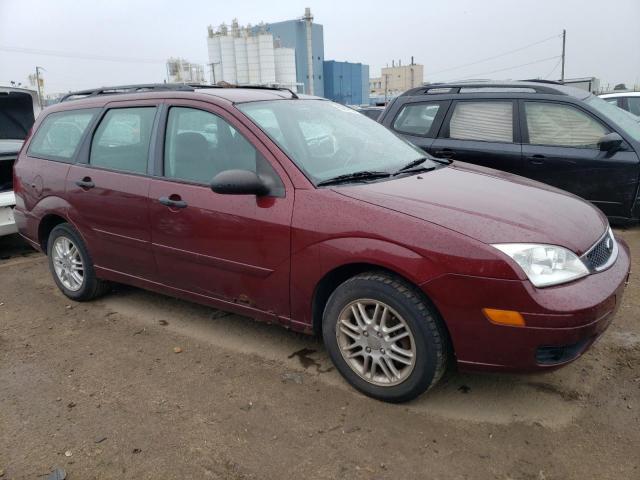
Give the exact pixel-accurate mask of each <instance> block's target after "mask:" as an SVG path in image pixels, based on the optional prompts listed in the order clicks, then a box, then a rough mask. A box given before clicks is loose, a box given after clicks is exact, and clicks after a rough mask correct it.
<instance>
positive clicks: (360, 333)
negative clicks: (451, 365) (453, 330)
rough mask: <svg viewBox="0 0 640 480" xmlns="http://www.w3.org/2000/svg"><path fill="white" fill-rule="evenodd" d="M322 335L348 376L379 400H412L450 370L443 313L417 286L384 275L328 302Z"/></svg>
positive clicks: (350, 283) (354, 281)
mask: <svg viewBox="0 0 640 480" xmlns="http://www.w3.org/2000/svg"><path fill="white" fill-rule="evenodd" d="M322 334H323V338H324V343H325V346H326V348H327V350H328V352H329V356H330V357H331V360H332V361H333V363H334V364H335V366H336V368H337V369H338V371H339V372H340V373H341V374H342V376H343V377H344V378H345V379H346V380H347V381H348V382H349V383H350V384H351V385H352V386H353V387H355V388H356V389H358V390H359V391H361V392H362V393H364V394H365V395H368V396H370V397H373V398H377V399H379V400H383V401H387V402H404V401H408V400H411V399H413V398H415V397H417V396H418V395H420V394H421V393H423V392H425V391H427V390H428V389H429V388H431V387H432V386H434V385H435V384H436V383H437V382H438V381H439V380H440V378H441V377H442V375H443V374H444V372H445V370H446V365H447V358H448V352H447V350H448V339H447V333H446V330H445V328H444V326H443V324H442V321H441V320H440V317H439V315H438V313H437V311H436V310H435V308H434V307H433V306H432V305H431V304H430V303H429V302H428V300H427V299H426V298H424V296H423V295H422V294H421V293H420V292H419V291H417V290H416V289H415V288H414V287H413V286H412V285H410V284H408V283H407V282H405V281H404V280H402V279H400V278H398V277H395V276H392V275H390V274H387V273H384V272H368V273H364V274H360V275H357V276H355V277H352V278H350V279H349V280H347V281H346V282H344V283H343V284H342V285H340V286H339V287H338V288H337V289H336V290H335V291H334V292H333V294H332V295H331V297H329V300H328V302H327V306H326V308H325V311H324V315H323V323H322Z"/></svg>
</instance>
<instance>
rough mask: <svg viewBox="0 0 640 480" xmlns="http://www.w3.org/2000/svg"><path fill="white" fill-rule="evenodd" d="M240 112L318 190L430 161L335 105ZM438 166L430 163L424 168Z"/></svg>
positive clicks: (258, 106)
mask: <svg viewBox="0 0 640 480" xmlns="http://www.w3.org/2000/svg"><path fill="white" fill-rule="evenodd" d="M237 107H238V108H239V109H240V110H241V111H242V112H244V113H245V114H246V115H247V116H248V117H249V118H251V120H253V121H254V122H255V123H256V124H257V125H258V126H259V127H260V128H261V129H262V130H263V131H264V132H265V133H266V134H267V135H269V137H270V138H271V139H272V140H273V141H274V142H276V143H277V144H278V146H280V148H282V150H283V151H284V152H285V153H286V154H287V155H288V156H289V157H290V158H291V159H292V160H293V161H294V162H295V163H296V164H297V165H298V167H300V169H301V170H302V171H303V172H304V173H305V174H306V175H307V177H308V178H309V179H310V180H311V181H313V182H314V183H315V184H318V183H320V182H323V181H326V180H329V179H333V178H335V177H337V176H341V175H350V174H353V173H358V172H388V173H394V172H397V171H398V170H399V169H401V168H402V167H404V166H406V165H407V164H409V163H411V162H412V161H415V160H417V159H419V158H423V157H425V156H427V155H426V154H425V153H424V152H423V151H422V150H420V149H418V148H417V147H414V146H413V145H411V144H410V143H408V142H406V141H405V140H402V139H400V138H399V137H397V136H396V135H395V134H393V133H391V132H390V131H389V130H387V129H386V128H385V127H383V126H382V125H380V124H379V123H376V122H375V121H373V120H371V119H369V118H367V117H366V116H364V115H362V114H360V113H359V112H357V111H355V110H353V109H351V108H348V107H345V106H342V105H339V104H337V103H333V102H330V101H326V100H276V101H264V102H249V103H243V104H239V105H237ZM436 165H438V163H436V162H435V161H433V160H430V159H427V160H425V162H423V163H422V164H421V165H420V167H421V168H424V167H426V168H429V167H434V166H436ZM379 178H384V177H381V176H378V179H379ZM360 179H362V177H360ZM368 180H372V179H368ZM360 181H362V180H360Z"/></svg>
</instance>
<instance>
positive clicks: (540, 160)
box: [529, 154, 547, 165]
mask: <svg viewBox="0 0 640 480" xmlns="http://www.w3.org/2000/svg"><path fill="white" fill-rule="evenodd" d="M546 158H547V157H545V156H544V155H538V154H536V155H531V156H530V157H529V163H531V164H533V165H543V164H544V161H545V159H546Z"/></svg>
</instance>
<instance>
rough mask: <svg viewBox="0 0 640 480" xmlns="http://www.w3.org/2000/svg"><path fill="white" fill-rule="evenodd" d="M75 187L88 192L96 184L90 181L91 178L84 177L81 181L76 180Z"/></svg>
mask: <svg viewBox="0 0 640 480" xmlns="http://www.w3.org/2000/svg"><path fill="white" fill-rule="evenodd" d="M76 185H77V186H79V187H80V188H82V189H84V190H89V189H90V188H93V187H95V186H96V184H95V183H93V181H91V177H84V178H83V179H82V180H78V181H77V182H76Z"/></svg>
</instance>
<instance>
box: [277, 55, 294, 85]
mask: <svg viewBox="0 0 640 480" xmlns="http://www.w3.org/2000/svg"><path fill="white" fill-rule="evenodd" d="M274 56H275V66H276V82H278V83H280V84H282V85H284V86H290V85H294V84H295V83H296V50H295V48H285V47H278V48H275V49H274Z"/></svg>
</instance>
